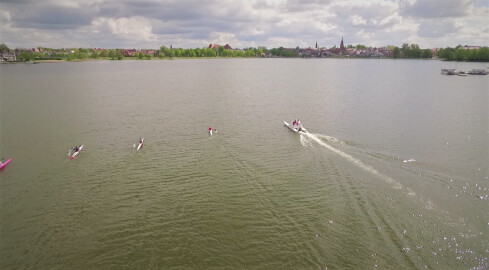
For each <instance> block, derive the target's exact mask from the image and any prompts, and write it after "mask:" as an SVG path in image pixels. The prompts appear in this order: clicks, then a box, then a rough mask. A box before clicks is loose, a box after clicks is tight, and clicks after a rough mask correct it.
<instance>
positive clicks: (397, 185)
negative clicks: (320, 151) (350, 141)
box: [304, 133, 411, 194]
mask: <svg viewBox="0 0 489 270" xmlns="http://www.w3.org/2000/svg"><path fill="white" fill-rule="evenodd" d="M304 135H306V136H308V137H309V138H310V139H311V140H313V141H315V142H317V143H318V144H319V145H322V146H324V147H326V148H327V149H329V150H330V151H333V152H335V153H336V154H338V155H340V156H342V157H344V158H345V159H347V160H348V161H350V162H352V163H353V164H355V165H357V166H358V167H360V168H362V169H364V170H366V171H368V172H370V173H371V174H373V175H376V176H378V177H380V178H382V179H384V180H385V181H386V182H387V183H389V184H391V185H393V187H394V188H395V189H402V185H401V184H400V183H399V182H397V181H396V180H394V179H392V178H391V177H389V176H387V175H383V174H381V173H380V172H378V171H377V170H376V169H374V168H372V167H371V166H368V165H366V164H365V163H363V162H361V161H360V160H358V159H356V158H354V157H352V156H350V155H348V154H347V153H345V152H342V151H340V150H338V149H336V148H334V147H332V146H331V145H329V144H327V143H325V142H323V141H322V140H321V139H319V138H318V135H316V134H312V133H305V134H304ZM410 194H411V192H410Z"/></svg>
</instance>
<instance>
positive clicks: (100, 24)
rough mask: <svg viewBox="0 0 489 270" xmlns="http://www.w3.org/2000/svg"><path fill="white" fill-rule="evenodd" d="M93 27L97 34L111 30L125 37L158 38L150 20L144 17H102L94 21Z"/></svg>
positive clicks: (147, 39)
mask: <svg viewBox="0 0 489 270" xmlns="http://www.w3.org/2000/svg"><path fill="white" fill-rule="evenodd" d="M92 27H93V29H94V32H95V33H97V34H98V33H104V32H109V33H111V34H114V35H118V36H120V37H123V38H125V39H136V40H143V41H152V40H156V35H154V34H153V33H152V26H151V24H150V22H149V20H147V19H146V18H143V17H130V18H117V19H113V18H104V17H100V18H96V19H95V20H94V21H93V22H92Z"/></svg>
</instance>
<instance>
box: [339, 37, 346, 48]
mask: <svg viewBox="0 0 489 270" xmlns="http://www.w3.org/2000/svg"><path fill="white" fill-rule="evenodd" d="M344 49H345V45H344V44H343V37H341V43H340V50H344Z"/></svg>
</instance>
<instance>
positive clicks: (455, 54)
mask: <svg viewBox="0 0 489 270" xmlns="http://www.w3.org/2000/svg"><path fill="white" fill-rule="evenodd" d="M438 58H441V59H444V60H447V61H471V62H488V61H489V47H481V48H479V49H469V50H468V49H464V47H462V45H459V46H457V47H455V48H450V47H447V48H444V49H440V50H439V51H438Z"/></svg>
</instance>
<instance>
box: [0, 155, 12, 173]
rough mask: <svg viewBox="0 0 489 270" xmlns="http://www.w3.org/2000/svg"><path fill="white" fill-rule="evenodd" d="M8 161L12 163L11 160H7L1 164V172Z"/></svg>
mask: <svg viewBox="0 0 489 270" xmlns="http://www.w3.org/2000/svg"><path fill="white" fill-rule="evenodd" d="M10 161H12V159H11V158H9V159H8V160H7V161H5V162H4V163H2V165H0V170H3V168H5V166H7V164H9V163H10Z"/></svg>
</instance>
